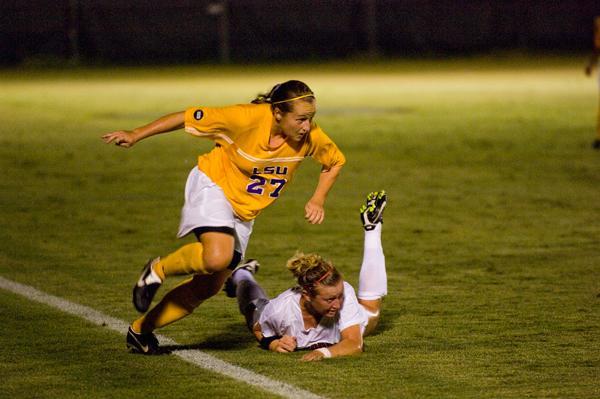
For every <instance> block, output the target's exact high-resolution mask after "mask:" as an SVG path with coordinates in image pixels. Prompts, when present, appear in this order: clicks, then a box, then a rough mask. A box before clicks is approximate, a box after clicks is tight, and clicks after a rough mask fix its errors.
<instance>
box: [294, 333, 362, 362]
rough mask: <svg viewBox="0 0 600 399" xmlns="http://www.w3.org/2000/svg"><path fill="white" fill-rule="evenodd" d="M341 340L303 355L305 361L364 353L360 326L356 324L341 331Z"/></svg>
mask: <svg viewBox="0 0 600 399" xmlns="http://www.w3.org/2000/svg"><path fill="white" fill-rule="evenodd" d="M341 338H342V339H341V340H340V342H338V343H337V344H335V345H332V346H330V347H328V348H319V349H315V350H314V351H311V352H309V353H307V354H306V355H304V356H302V359H301V360H303V361H305V362H311V361H318V360H322V359H325V358H328V357H338V356H349V355H357V354H359V353H362V350H363V349H362V348H363V341H362V333H361V332H360V326H359V325H358V324H355V325H353V326H350V327H348V328H346V329H344V330H342V332H341Z"/></svg>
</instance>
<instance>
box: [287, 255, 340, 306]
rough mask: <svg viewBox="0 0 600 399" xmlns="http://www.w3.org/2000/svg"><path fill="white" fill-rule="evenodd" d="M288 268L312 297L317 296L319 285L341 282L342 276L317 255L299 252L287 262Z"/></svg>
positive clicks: (329, 263) (328, 262)
mask: <svg viewBox="0 0 600 399" xmlns="http://www.w3.org/2000/svg"><path fill="white" fill-rule="evenodd" d="M286 267H287V268H288V270H289V271H290V272H292V274H293V275H294V277H295V278H296V279H297V281H298V285H299V286H300V287H302V288H304V289H305V290H306V291H307V292H308V293H309V294H310V295H311V296H315V295H316V294H317V292H316V288H317V285H318V284H322V285H327V286H331V285H335V284H337V282H338V281H340V280H341V278H342V275H341V274H340V272H338V270H337V269H336V268H335V266H333V264H332V263H331V262H330V261H328V260H325V259H323V258H322V257H321V256H319V255H317V254H303V253H302V252H297V253H296V255H294V256H293V257H292V258H290V259H289V260H288V261H287V264H286Z"/></svg>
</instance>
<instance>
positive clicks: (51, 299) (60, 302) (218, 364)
mask: <svg viewBox="0 0 600 399" xmlns="http://www.w3.org/2000/svg"><path fill="white" fill-rule="evenodd" d="M0 288H3V289H5V290H6V291H10V292H13V293H15V294H17V295H21V296H23V297H25V298H27V299H30V300H32V301H36V302H40V303H42V304H44V305H48V306H51V307H53V308H56V309H58V310H61V311H63V312H65V313H70V314H72V315H75V316H79V317H81V318H82V319H85V320H87V321H89V322H91V323H93V324H95V325H98V326H102V327H107V328H109V329H111V330H113V331H116V332H118V333H120V334H123V335H125V334H126V333H127V329H128V328H129V324H128V323H126V322H124V321H123V320H119V319H116V318H114V317H110V316H107V315H105V314H104V313H101V312H98V311H97V310H94V309H92V308H89V307H87V306H83V305H78V304H76V303H73V302H69V301H67V300H65V299H62V298H59V297H56V296H53V295H50V294H46V293H44V292H42V291H39V290H37V289H35V288H33V287H31V286H28V285H23V284H19V283H16V282H14V281H11V280H7V279H5V278H4V277H2V276H0ZM157 337H158V339H159V341H160V343H161V344H166V345H178V344H177V342H175V341H173V340H172V339H169V338H167V337H165V336H163V335H157ZM173 355H175V356H178V357H180V358H181V359H183V360H185V361H186V362H189V363H192V364H194V365H196V366H200V367H202V368H204V369H207V370H210V371H214V372H215V373H219V374H222V375H225V376H227V377H230V378H233V379H234V380H238V381H241V382H245V383H247V384H250V385H253V386H255V387H257V388H260V389H262V390H265V391H268V392H271V393H274V394H276V395H280V396H282V397H284V398H294V399H296V398H297V399H307V398H311V399H323V397H321V396H318V395H315V394H314V393H312V392H309V391H305V390H303V389H300V388H296V387H295V386H293V385H290V384H287V383H285V382H280V381H275V380H272V379H270V378H268V377H265V376H263V375H260V374H258V373H255V372H253V371H250V370H246V369H244V368H242V367H238V366H235V365H233V364H230V363H227V362H225V361H223V360H220V359H217V358H216V357H214V356H211V355H209V354H207V353H204V352H202V351H200V350H196V349H186V350H180V351H174V352H173Z"/></svg>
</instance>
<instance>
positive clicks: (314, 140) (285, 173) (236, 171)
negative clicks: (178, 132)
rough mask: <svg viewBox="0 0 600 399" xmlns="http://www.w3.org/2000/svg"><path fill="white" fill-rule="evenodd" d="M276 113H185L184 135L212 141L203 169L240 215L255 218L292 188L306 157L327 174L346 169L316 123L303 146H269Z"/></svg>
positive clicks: (262, 108) (251, 109) (254, 108)
mask: <svg viewBox="0 0 600 399" xmlns="http://www.w3.org/2000/svg"><path fill="white" fill-rule="evenodd" d="M272 120H273V114H272V113H271V107H270V105H269V104H239V105H232V106H227V107H217V108H215V107H194V108H189V109H187V110H186V111H185V131H186V132H188V133H190V134H192V135H194V136H197V137H204V138H208V139H210V140H213V141H214V142H215V143H216V146H215V148H213V149H212V150H211V151H210V152H209V153H207V154H203V155H200V156H199V157H198V168H199V169H200V170H201V171H202V172H204V173H205V174H206V175H207V176H208V177H210V178H211V180H212V181H213V182H215V183H216V184H218V185H219V187H221V189H222V190H223V192H224V193H225V196H226V197H227V199H228V200H229V202H230V203H231V206H232V207H233V210H234V212H235V213H236V215H237V216H238V217H239V218H240V219H242V220H245V221H248V220H252V219H254V218H255V217H256V216H257V215H258V214H259V213H260V211H261V210H263V209H264V208H266V207H267V206H269V205H270V204H271V203H272V202H273V201H275V200H276V199H277V198H278V197H279V196H280V195H281V193H282V192H283V190H284V189H285V187H286V185H287V184H289V183H290V182H291V180H292V178H293V176H294V173H295V172H296V169H297V168H298V166H299V165H300V162H302V160H303V159H304V157H307V156H311V157H312V158H314V159H315V160H316V161H317V162H319V163H320V164H322V165H323V167H324V168H325V169H330V168H331V167H333V166H337V165H343V164H344V163H345V162H346V159H345V157H344V154H342V152H341V151H340V150H339V149H338V147H337V146H336V145H335V143H334V142H333V141H331V139H330V138H329V137H328V136H327V135H326V134H325V133H324V132H323V130H321V128H319V127H318V126H317V125H316V124H315V123H314V122H313V124H312V126H311V131H310V133H309V134H307V135H306V136H305V137H304V138H303V140H302V141H301V142H299V143H288V142H287V141H286V142H284V143H283V144H282V145H280V146H279V147H278V148H271V147H269V138H270V132H271V124H272Z"/></svg>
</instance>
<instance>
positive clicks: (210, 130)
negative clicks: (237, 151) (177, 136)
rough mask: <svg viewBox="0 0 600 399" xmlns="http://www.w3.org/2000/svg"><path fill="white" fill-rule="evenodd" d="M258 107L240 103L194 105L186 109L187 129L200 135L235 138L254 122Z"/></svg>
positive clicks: (231, 139)
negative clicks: (223, 105) (217, 105)
mask: <svg viewBox="0 0 600 399" xmlns="http://www.w3.org/2000/svg"><path fill="white" fill-rule="evenodd" d="M256 111H257V107H256V106H252V105H251V104H238V105H231V106H227V107H202V106H200V107H192V108H188V109H187V110H186V111H185V119H184V121H185V131H186V132H188V133H190V134H192V135H194V136H199V137H206V138H209V139H213V140H217V139H221V140H225V141H227V142H229V143H231V141H233V140H235V136H236V134H238V132H240V131H243V130H244V129H243V127H244V126H248V125H250V124H252V121H253V119H254V118H256V117H257V115H258V114H257V112H256Z"/></svg>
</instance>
